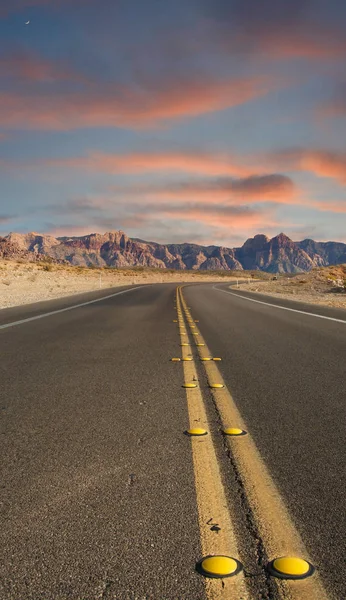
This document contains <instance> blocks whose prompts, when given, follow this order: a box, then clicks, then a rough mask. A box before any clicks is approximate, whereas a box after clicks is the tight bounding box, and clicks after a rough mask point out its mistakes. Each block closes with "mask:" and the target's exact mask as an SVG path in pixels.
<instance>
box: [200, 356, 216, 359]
mask: <svg viewBox="0 0 346 600" xmlns="http://www.w3.org/2000/svg"><path fill="white" fill-rule="evenodd" d="M201 360H213V359H212V358H210V356H203V357H202V358H201Z"/></svg>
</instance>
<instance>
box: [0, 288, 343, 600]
mask: <svg viewBox="0 0 346 600" xmlns="http://www.w3.org/2000/svg"><path fill="white" fill-rule="evenodd" d="M213 285H214V284H201V285H193V286H192V285H187V286H186V287H185V288H184V295H185V298H186V299H187V300H188V304H189V306H191V312H192V315H193V317H194V318H196V319H199V320H200V323H199V327H200V330H201V333H202V334H203V336H204V337H205V340H206V342H207V344H208V345H209V347H210V349H211V350H212V352H213V354H214V355H218V356H221V357H222V359H223V360H222V362H221V363H219V365H218V366H219V368H220V369H221V371H222V374H223V376H224V378H225V380H226V382H227V384H228V386H229V388H230V390H231V392H232V394H233V397H234V399H235V401H236V403H237V405H238V408H239V409H240V411H241V413H242V416H243V417H244V419H245V421H246V423H247V426H248V428H249V432H250V433H251V434H252V436H253V437H254V440H255V442H256V444H257V447H258V449H259V451H260V452H261V455H262V457H263V458H264V460H265V462H266V464H267V466H268V467H269V469H270V472H271V474H272V476H273V478H274V481H275V483H276V484H277V485H278V487H279V489H280V490H281V492H282V495H283V497H284V499H285V501H286V505H287V507H288V508H289V511H290V513H291V515H292V518H293V520H294V522H295V524H296V526H297V528H298V529H299V531H300V532H301V534H302V537H303V540H304V542H305V544H306V546H307V548H308V550H309V552H310V553H311V556H312V558H313V560H314V563H315V564H316V566H317V567H318V569H319V571H320V573H321V575H322V577H323V580H324V582H325V584H326V586H327V588H328V590H330V591H331V592H332V593H333V595H334V597H335V598H336V599H338V600H343V599H344V598H346V586H345V581H346V569H345V550H346V549H345V542H344V539H345V527H344V526H345V483H344V479H343V477H344V468H345V443H344V438H345V436H344V425H345V404H346V403H345V400H346V396H345V395H346V390H345V380H346V378H345V365H346V324H345V325H343V324H341V323H336V322H333V321H327V320H323V319H319V318H315V317H312V316H307V315H301V314H298V313H292V312H288V311H284V310H280V309H276V308H273V307H268V306H263V305H260V304H255V303H253V302H248V301H246V300H244V299H242V298H237V297H235V296H234V295H230V294H226V293H222V292H219V291H216V290H215V289H213ZM217 286H218V287H220V288H222V289H224V290H228V285H226V284H225V285H224V284H222V285H219V284H217ZM175 287H176V286H175V285H152V286H146V287H143V289H140V290H132V291H130V292H128V293H126V294H123V295H119V296H115V297H113V298H109V299H106V300H103V301H100V302H97V303H94V304H90V305H87V306H84V307H80V308H77V309H75V310H69V311H66V312H62V313H59V314H57V315H52V316H49V317H47V318H44V319H39V320H35V321H31V322H28V323H24V324H21V325H18V326H16V327H10V328H7V329H2V330H0V348H1V363H0V380H1V385H0V394H1V399H0V419H1V436H0V444H1V447H0V453H1V472H0V481H1V484H0V485H1V522H0V554H1V561H0V562H1V567H0V598H1V600H29V599H30V600H99V599H100V600H115V599H117V600H135V599H136V600H137V599H138V600H142V599H143V600H149V599H150V600H151V599H153V600H205V593H204V586H203V583H202V581H201V576H200V575H198V574H197V573H196V572H195V570H194V568H195V563H196V562H197V561H198V560H199V558H200V545H199V528H198V520H197V509H196V496H195V490H194V475H193V465H192V455H191V448H190V440H189V439H188V438H186V436H184V435H182V432H183V431H184V430H185V429H186V426H187V423H188V413H187V406H186V397H185V391H184V390H183V389H182V388H181V384H182V382H183V371H182V367H181V365H179V363H176V364H174V363H173V364H172V363H171V362H170V361H169V359H170V358H171V357H172V356H179V355H180V350H181V348H180V347H179V342H180V340H179V336H178V330H177V326H176V324H173V323H172V319H174V318H175V313H174V310H173V300H174V298H175ZM117 291H118V290H117V289H112V290H106V291H105V290H103V291H102V292H94V293H92V294H83V295H80V297H76V296H74V297H71V298H65V299H60V300H55V301H49V302H44V303H38V304H35V305H31V306H27V307H25V306H24V307H18V308H12V309H6V310H3V311H0V325H1V324H5V323H9V322H12V321H16V320H19V319H23V318H25V317H31V316H35V315H38V314H40V313H42V312H48V311H51V310H54V309H57V310H59V309H61V308H64V307H67V306H69V305H73V304H77V303H80V302H85V301H88V300H89V299H93V298H98V297H100V296H102V295H107V294H111V293H116V292H117ZM235 293H237V292H235ZM242 295H245V294H244V293H243V292H242ZM248 296H249V297H250V296H251V297H255V298H259V296H258V295H257V294H256V295H250V294H249V295H248ZM261 299H263V300H264V301H265V302H272V303H276V301H274V300H272V299H270V298H268V297H267V296H263V297H262V298H261ZM278 302H280V303H283V304H285V305H286V306H291V307H293V308H297V309H302V310H310V311H311V310H312V312H321V311H322V314H326V315H330V316H334V317H335V318H345V321H346V311H342V310H340V311H330V310H328V309H324V308H321V307H313V308H311V306H309V305H308V306H303V305H301V306H300V305H299V304H298V303H296V302H294V303H293V302H289V301H287V302H285V301H282V300H280V301H278ZM342 315H344V316H342ZM211 516H212V515H211ZM316 600H318V599H316Z"/></svg>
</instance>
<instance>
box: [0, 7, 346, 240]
mask: <svg viewBox="0 0 346 600" xmlns="http://www.w3.org/2000/svg"><path fill="white" fill-rule="evenodd" d="M28 21H30V22H29V23H28V24H26V23H27V22H28ZM119 229H121V230H123V231H125V232H126V233H127V234H128V235H129V236H130V237H136V238H141V239H143V240H148V241H156V242H161V243H181V242H194V243H198V244H206V245H209V244H216V245H221V246H228V247H233V246H239V245H242V244H243V242H244V241H245V240H246V239H247V238H249V237H252V236H253V235H255V234H257V233H264V234H266V235H268V236H270V237H273V236H275V235H277V234H278V233H280V232H284V233H286V234H287V235H288V236H289V237H291V238H292V239H293V240H296V241H298V240H302V239H304V238H313V239H315V240H318V241H328V240H334V241H342V242H346V3H345V1H344V0H289V1H288V0H261V1H259V0H145V1H143V0H0V235H6V234H8V233H9V232H10V231H16V232H20V233H27V232H30V231H35V232H39V233H45V234H50V235H53V236H56V237H58V236H64V235H67V236H73V235H85V234H88V233H92V232H93V233H94V232H98V233H105V232H106V231H114V230H119Z"/></svg>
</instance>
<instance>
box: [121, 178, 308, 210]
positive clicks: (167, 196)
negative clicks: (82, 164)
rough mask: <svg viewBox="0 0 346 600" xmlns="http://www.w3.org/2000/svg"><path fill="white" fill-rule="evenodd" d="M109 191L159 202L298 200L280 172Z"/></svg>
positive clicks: (289, 181) (232, 202)
mask: <svg viewBox="0 0 346 600" xmlns="http://www.w3.org/2000/svg"><path fill="white" fill-rule="evenodd" d="M110 190H111V191H113V192H115V193H117V194H122V195H127V196H133V197H136V196H142V197H143V199H145V200H146V201H147V200H149V201H150V200H155V201H157V202H162V201H164V200H172V199H175V200H185V201H188V202H189V201H190V202H191V201H199V202H205V203H207V204H215V203H223V204H225V205H232V204H249V202H251V203H254V202H273V203H282V204H292V203H295V204H297V203H298V202H299V198H298V192H297V190H296V188H295V186H294V184H293V182H292V181H291V179H289V177H286V176H284V175H280V174H269V175H253V176H249V177H243V178H238V179H234V178H232V177H216V178H211V179H206V180H201V181H193V182H180V183H173V184H167V185H166V186H164V187H163V186H162V187H158V186H130V187H121V186H111V188H110Z"/></svg>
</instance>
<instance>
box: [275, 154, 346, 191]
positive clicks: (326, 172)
mask: <svg viewBox="0 0 346 600" xmlns="http://www.w3.org/2000/svg"><path fill="white" fill-rule="evenodd" d="M269 161H270V162H274V163H276V164H277V165H280V166H281V167H283V166H284V165H286V168H287V169H289V170H291V169H293V170H299V171H309V172H310V173H313V174H314V175H317V176H318V177H331V178H333V179H336V180H337V181H338V182H339V183H341V184H343V185H345V184H346V152H330V151H325V150H308V149H297V150H295V149H293V150H284V151H282V152H278V153H277V154H273V155H271V157H270V159H269Z"/></svg>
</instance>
